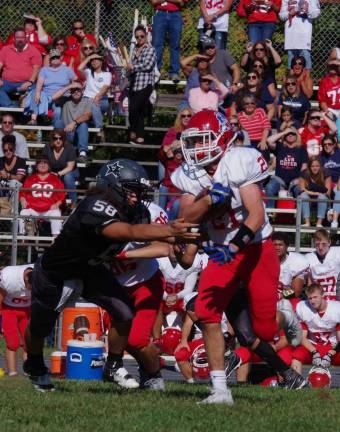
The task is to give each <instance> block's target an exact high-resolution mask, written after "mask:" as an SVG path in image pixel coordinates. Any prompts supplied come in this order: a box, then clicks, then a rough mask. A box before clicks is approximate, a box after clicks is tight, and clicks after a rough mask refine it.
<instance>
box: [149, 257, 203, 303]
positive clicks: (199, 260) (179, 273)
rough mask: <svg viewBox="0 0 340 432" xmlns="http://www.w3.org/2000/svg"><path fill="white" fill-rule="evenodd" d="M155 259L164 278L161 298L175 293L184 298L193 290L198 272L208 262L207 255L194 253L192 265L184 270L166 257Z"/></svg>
mask: <svg viewBox="0 0 340 432" xmlns="http://www.w3.org/2000/svg"><path fill="white" fill-rule="evenodd" d="M157 261H158V264H159V269H160V271H161V272H162V273H163V276H164V279H165V292H164V296H163V298H164V299H166V298H167V296H168V295H172V294H176V295H177V296H178V298H184V297H185V296H186V295H188V294H189V293H190V292H192V291H193V290H194V288H195V285H196V282H197V277H198V274H199V272H201V271H202V270H203V269H204V268H205V267H206V266H207V264H208V256H207V255H206V254H196V256H195V259H194V262H193V265H192V266H191V267H190V268H189V269H186V270H185V269H184V268H183V267H181V266H180V265H179V264H177V263H176V265H175V266H173V265H172V263H171V261H170V259H169V258H168V257H163V258H158V259H157Z"/></svg>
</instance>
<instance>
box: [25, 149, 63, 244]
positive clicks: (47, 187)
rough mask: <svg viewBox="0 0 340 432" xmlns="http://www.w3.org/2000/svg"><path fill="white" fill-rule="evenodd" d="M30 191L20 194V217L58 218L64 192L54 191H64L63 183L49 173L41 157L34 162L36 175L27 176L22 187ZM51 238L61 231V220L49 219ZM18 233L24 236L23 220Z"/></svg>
mask: <svg viewBox="0 0 340 432" xmlns="http://www.w3.org/2000/svg"><path fill="white" fill-rule="evenodd" d="M23 187H24V188H32V190H27V191H21V192H20V205H21V207H22V210H21V212H20V215H21V216H24V217H27V216H41V217H44V216H48V217H52V218H58V217H59V218H60V217H61V211H60V207H61V205H62V203H63V201H64V199H65V195H66V194H65V192H61V191H57V192H54V191H53V190H54V189H64V184H63V182H62V181H61V180H60V179H59V177H58V176H57V175H55V174H52V173H51V170H50V165H49V162H48V160H47V159H46V158H44V157H41V158H39V159H38V160H37V162H36V173H34V174H31V175H30V176H28V177H27V178H26V180H25V182H24V185H23ZM50 222H51V232H52V236H54V237H56V236H57V235H58V234H59V233H60V231H61V225H62V220H61V219H50ZM19 233H20V234H25V219H24V218H20V219H19Z"/></svg>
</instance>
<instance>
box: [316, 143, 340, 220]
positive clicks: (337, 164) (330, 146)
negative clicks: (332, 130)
mask: <svg viewBox="0 0 340 432" xmlns="http://www.w3.org/2000/svg"><path fill="white" fill-rule="evenodd" d="M320 159H321V163H322V166H323V168H324V169H326V170H327V171H328V172H329V173H330V175H331V177H332V187H333V193H334V197H333V198H334V200H336V201H340V149H339V147H338V142H337V140H336V137H335V136H334V135H325V136H324V137H323V139H322V152H321V154H320ZM339 214H340V202H339V203H333V215H332V224H331V227H332V228H338V217H339Z"/></svg>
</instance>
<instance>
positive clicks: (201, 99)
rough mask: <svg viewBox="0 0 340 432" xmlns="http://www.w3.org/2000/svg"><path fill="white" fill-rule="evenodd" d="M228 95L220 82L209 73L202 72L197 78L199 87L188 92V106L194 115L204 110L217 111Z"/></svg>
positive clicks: (227, 91)
mask: <svg viewBox="0 0 340 432" xmlns="http://www.w3.org/2000/svg"><path fill="white" fill-rule="evenodd" d="M228 93H229V90H228V88H227V87H226V86H225V85H224V84H223V83H221V81H219V80H218V79H217V78H216V77H215V76H213V75H212V74H211V73H206V72H203V73H202V74H201V75H200V77H199V87H195V88H192V89H190V90H189V106H190V108H191V110H192V111H193V113H194V114H195V113H197V112H199V111H202V110H205V109H209V110H213V111H217V110H218V106H219V104H220V103H221V102H223V100H224V99H225V97H226V96H227V94H228Z"/></svg>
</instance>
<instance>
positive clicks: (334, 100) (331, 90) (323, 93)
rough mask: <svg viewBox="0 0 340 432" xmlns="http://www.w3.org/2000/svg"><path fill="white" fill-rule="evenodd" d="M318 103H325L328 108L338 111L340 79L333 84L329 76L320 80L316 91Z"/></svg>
mask: <svg viewBox="0 0 340 432" xmlns="http://www.w3.org/2000/svg"><path fill="white" fill-rule="evenodd" d="M318 99H319V102H320V103H321V102H325V103H326V104H327V106H328V108H333V109H336V110H338V109H340V77H339V76H337V80H336V82H335V83H334V82H333V81H332V80H331V77H330V76H329V75H327V76H325V77H324V78H322V80H321V81H320V84H319V91H318Z"/></svg>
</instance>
